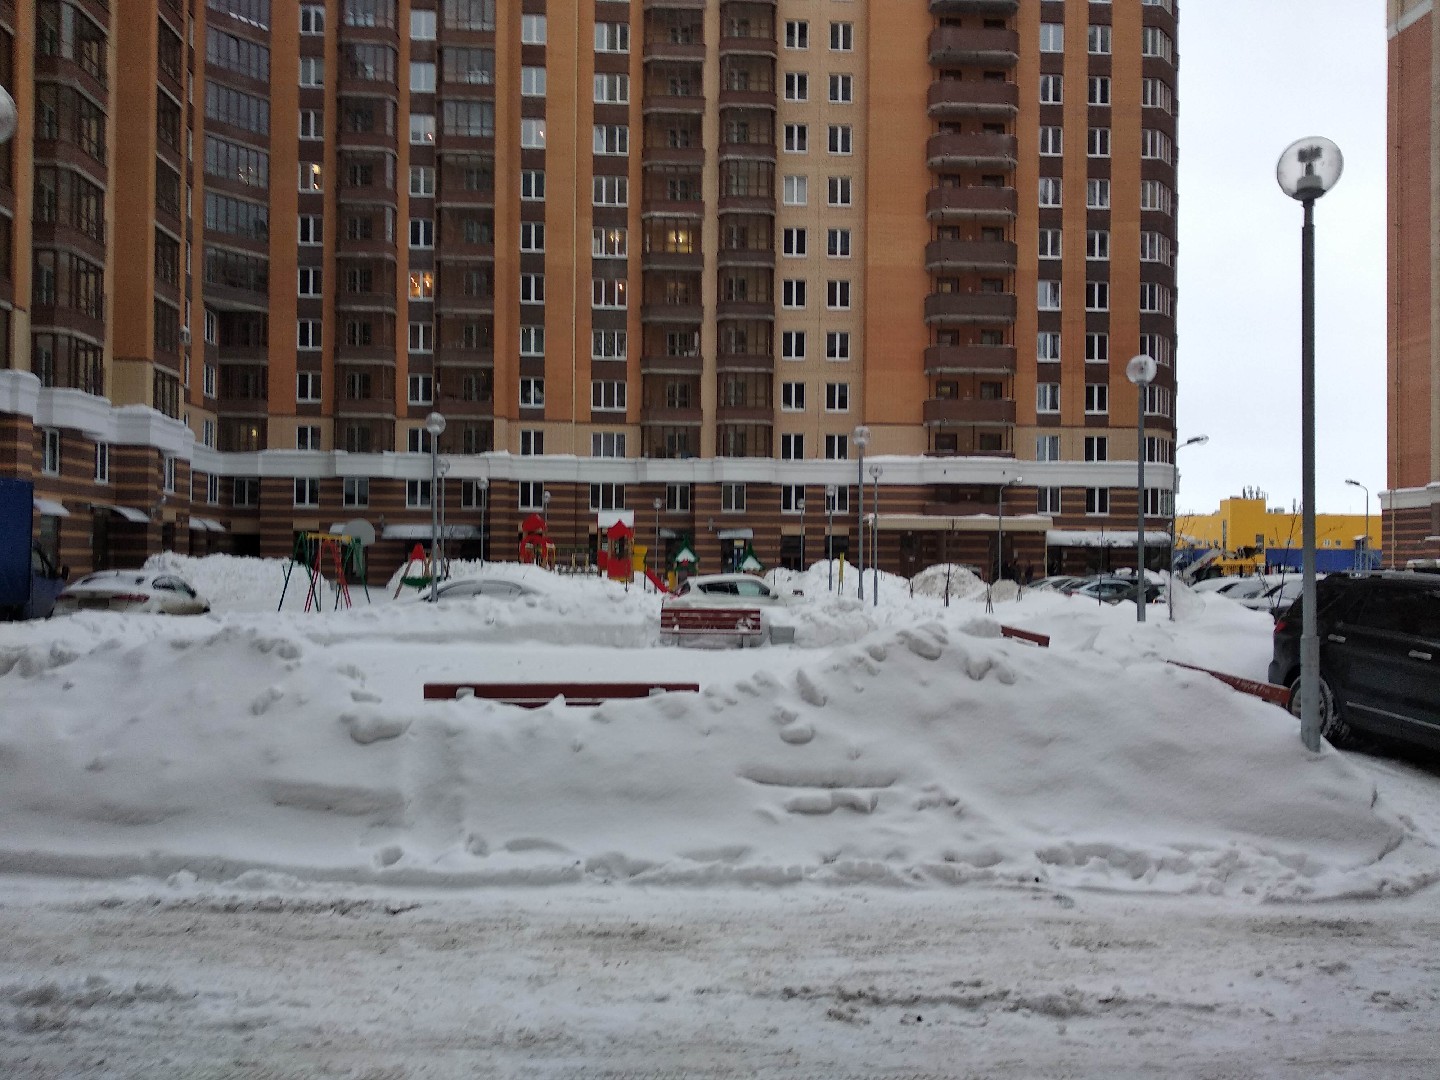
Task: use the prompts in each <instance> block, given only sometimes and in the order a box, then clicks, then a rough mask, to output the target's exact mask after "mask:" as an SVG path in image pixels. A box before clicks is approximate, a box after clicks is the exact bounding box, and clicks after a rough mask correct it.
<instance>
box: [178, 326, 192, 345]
mask: <svg viewBox="0 0 1440 1080" xmlns="http://www.w3.org/2000/svg"><path fill="white" fill-rule="evenodd" d="M180 344H181V345H189V344H190V328H189V327H188V326H182V327H180Z"/></svg>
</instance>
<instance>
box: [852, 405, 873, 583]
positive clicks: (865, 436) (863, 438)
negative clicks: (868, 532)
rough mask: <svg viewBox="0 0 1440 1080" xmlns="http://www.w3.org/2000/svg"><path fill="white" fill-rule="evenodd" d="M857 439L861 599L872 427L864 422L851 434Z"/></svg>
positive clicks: (863, 579) (858, 574) (856, 486)
mask: <svg viewBox="0 0 1440 1080" xmlns="http://www.w3.org/2000/svg"><path fill="white" fill-rule="evenodd" d="M851 437H852V438H853V439H854V441H855V448H856V449H857V450H859V451H860V460H859V461H858V462H857V463H856V466H855V491H856V493H857V494H858V495H859V496H860V503H859V506H858V507H857V509H856V518H855V520H856V522H857V523H858V524H859V526H860V528H859V529H858V530H857V532H858V533H859V537H858V539H859V541H860V549H859V551H858V552H857V553H856V555H857V557H856V559H855V566H856V568H857V569H858V570H859V573H857V574H856V575H855V577H856V580H858V581H859V585H858V586H857V587H856V591H855V595H856V596H858V597H859V598H860V599H861V600H864V599H865V447H866V446H868V445H869V443H870V429H869V428H868V427H866V426H865V425H864V424H861V425H860V426H859V427H857V428H856V429H855V431H854V433H853V435H852V436H851Z"/></svg>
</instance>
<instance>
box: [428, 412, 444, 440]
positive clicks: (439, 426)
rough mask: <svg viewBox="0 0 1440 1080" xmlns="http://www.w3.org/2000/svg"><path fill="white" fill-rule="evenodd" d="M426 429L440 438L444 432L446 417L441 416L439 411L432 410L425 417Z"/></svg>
mask: <svg viewBox="0 0 1440 1080" xmlns="http://www.w3.org/2000/svg"><path fill="white" fill-rule="evenodd" d="M425 430H426V431H428V432H429V433H430V434H431V435H434V436H436V437H437V438H438V437H439V436H440V435H442V434H444V431H445V417H443V416H441V415H440V414H439V413H438V412H432V413H431V414H430V415H429V416H427V417H425Z"/></svg>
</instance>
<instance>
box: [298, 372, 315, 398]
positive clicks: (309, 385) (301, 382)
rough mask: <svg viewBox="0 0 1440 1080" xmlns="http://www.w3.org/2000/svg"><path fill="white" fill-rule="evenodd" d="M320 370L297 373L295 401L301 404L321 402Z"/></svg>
mask: <svg viewBox="0 0 1440 1080" xmlns="http://www.w3.org/2000/svg"><path fill="white" fill-rule="evenodd" d="M320 392H321V376H320V372H297V373H295V402H298V403H300V405H314V403H317V402H320Z"/></svg>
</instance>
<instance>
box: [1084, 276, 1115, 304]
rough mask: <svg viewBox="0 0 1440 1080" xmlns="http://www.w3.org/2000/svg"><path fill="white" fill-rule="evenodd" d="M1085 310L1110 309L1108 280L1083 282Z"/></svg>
mask: <svg viewBox="0 0 1440 1080" xmlns="http://www.w3.org/2000/svg"><path fill="white" fill-rule="evenodd" d="M1085 310H1086V311H1109V310H1110V283H1109V282H1108V281H1087V282H1085Z"/></svg>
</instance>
